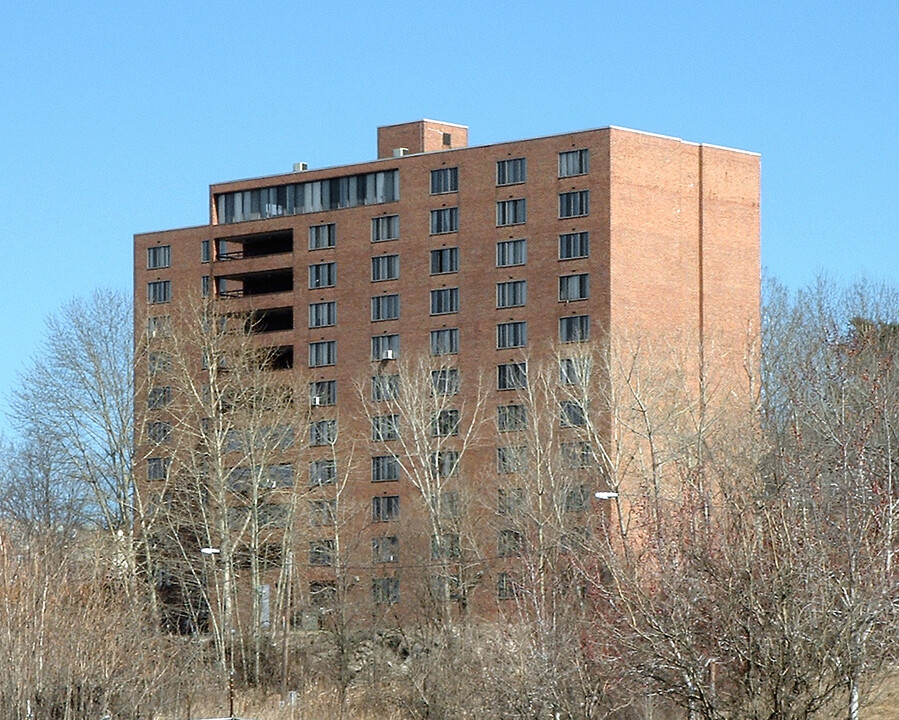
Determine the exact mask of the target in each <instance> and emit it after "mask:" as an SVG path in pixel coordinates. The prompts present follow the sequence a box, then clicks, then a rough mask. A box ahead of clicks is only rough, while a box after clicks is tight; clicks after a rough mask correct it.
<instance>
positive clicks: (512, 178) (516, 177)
mask: <svg viewBox="0 0 899 720" xmlns="http://www.w3.org/2000/svg"><path fill="white" fill-rule="evenodd" d="M526 179H527V160H526V159H525V158H512V159H510V160H500V161H499V162H497V163H496V184H497V185H517V184H519V183H523V182H524V181H525V180H526Z"/></svg>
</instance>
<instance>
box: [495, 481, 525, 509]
mask: <svg viewBox="0 0 899 720" xmlns="http://www.w3.org/2000/svg"><path fill="white" fill-rule="evenodd" d="M524 506H525V495H524V488H520V487H513V488H500V489H499V490H498V492H497V504H496V512H497V514H498V515H509V516H514V515H520V514H521V513H522V512H523V511H524Z"/></svg>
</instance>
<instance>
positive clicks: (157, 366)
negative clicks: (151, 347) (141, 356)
mask: <svg viewBox="0 0 899 720" xmlns="http://www.w3.org/2000/svg"><path fill="white" fill-rule="evenodd" d="M171 369H172V356H171V355H170V354H169V353H167V352H151V353H150V354H149V355H148V356H147V372H149V373H150V375H158V374H160V373H166V372H169V371H171Z"/></svg>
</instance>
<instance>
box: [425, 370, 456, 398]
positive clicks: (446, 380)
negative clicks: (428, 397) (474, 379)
mask: <svg viewBox="0 0 899 720" xmlns="http://www.w3.org/2000/svg"><path fill="white" fill-rule="evenodd" d="M458 392H459V371H458V370H457V369H456V368H441V369H440V370H431V393H432V394H433V395H435V396H441V395H456V394H457V393H458Z"/></svg>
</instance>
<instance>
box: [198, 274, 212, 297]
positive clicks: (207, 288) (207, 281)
mask: <svg viewBox="0 0 899 720" xmlns="http://www.w3.org/2000/svg"><path fill="white" fill-rule="evenodd" d="M211 292H212V277H210V276H209V275H204V276H203V277H201V278H200V293H201V294H202V295H203V297H209V293H211Z"/></svg>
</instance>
